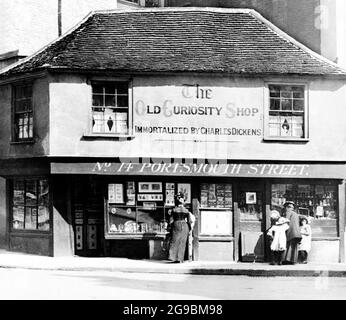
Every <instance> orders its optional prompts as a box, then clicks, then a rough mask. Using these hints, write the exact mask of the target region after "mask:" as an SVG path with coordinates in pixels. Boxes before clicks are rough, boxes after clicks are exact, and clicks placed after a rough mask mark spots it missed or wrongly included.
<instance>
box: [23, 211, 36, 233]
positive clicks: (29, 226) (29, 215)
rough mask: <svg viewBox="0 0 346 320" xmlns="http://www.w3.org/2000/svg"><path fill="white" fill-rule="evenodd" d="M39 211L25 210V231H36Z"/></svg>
mask: <svg viewBox="0 0 346 320" xmlns="http://www.w3.org/2000/svg"><path fill="white" fill-rule="evenodd" d="M36 223H37V209H36V207H35V208H32V207H26V208H25V230H36V229H37V228H36Z"/></svg>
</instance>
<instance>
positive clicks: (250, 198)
mask: <svg viewBox="0 0 346 320" xmlns="http://www.w3.org/2000/svg"><path fill="white" fill-rule="evenodd" d="M256 203H257V199H256V192H246V204H256Z"/></svg>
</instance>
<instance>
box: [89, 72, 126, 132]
mask: <svg viewBox="0 0 346 320" xmlns="http://www.w3.org/2000/svg"><path fill="white" fill-rule="evenodd" d="M115 82H124V83H127V85H128V88H127V95H128V111H127V127H128V130H127V133H115V132H114V133H113V132H94V131H93V126H92V120H93V108H94V106H93V85H95V84H96V83H100V84H102V83H109V84H111V83H115ZM88 85H89V87H90V91H89V92H90V108H89V117H88V133H87V134H84V137H90V138H98V137H99V138H122V137H123V138H131V137H133V94H132V91H133V81H132V79H130V78H118V77H111V78H104V77H100V78H99V77H95V78H94V77H93V78H91V79H89V80H88Z"/></svg>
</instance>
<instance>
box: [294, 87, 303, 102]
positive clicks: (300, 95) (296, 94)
mask: <svg viewBox="0 0 346 320" xmlns="http://www.w3.org/2000/svg"><path fill="white" fill-rule="evenodd" d="M292 90H293V98H302V99H304V87H292Z"/></svg>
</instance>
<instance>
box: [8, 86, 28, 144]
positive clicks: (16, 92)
mask: <svg viewBox="0 0 346 320" xmlns="http://www.w3.org/2000/svg"><path fill="white" fill-rule="evenodd" d="M32 138H33V105H32V85H31V84H26V85H15V86H13V140H14V141H25V140H31V139H32Z"/></svg>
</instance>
